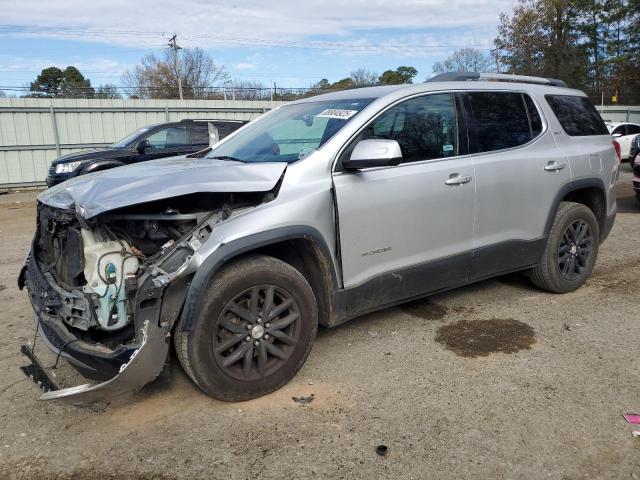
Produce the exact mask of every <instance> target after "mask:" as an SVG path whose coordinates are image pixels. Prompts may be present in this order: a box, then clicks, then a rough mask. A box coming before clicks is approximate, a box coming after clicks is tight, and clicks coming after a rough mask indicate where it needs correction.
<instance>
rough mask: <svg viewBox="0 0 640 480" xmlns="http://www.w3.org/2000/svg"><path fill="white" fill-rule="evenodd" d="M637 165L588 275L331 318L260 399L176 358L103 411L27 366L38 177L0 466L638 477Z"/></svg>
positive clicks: (17, 244)
mask: <svg viewBox="0 0 640 480" xmlns="http://www.w3.org/2000/svg"><path fill="white" fill-rule="evenodd" d="M622 168H623V174H622V177H621V183H620V185H619V195H618V197H619V210H620V213H619V215H618V219H617V221H616V225H615V227H614V230H613V232H612V233H611V236H610V237H609V239H608V240H607V242H606V243H605V244H604V245H603V246H602V248H601V251H600V256H599V258H598V263H597V266H596V270H595V272H594V275H593V277H592V278H591V279H590V280H589V282H588V283H587V285H586V286H585V287H583V288H581V289H580V290H578V291H577V292H574V293H571V294H568V295H552V294H547V293H543V292H541V291H539V290H536V289H535V288H534V287H532V286H531V285H530V284H529V283H528V281H527V280H526V279H525V278H523V277H522V276H521V275H509V276H506V277H501V278H497V279H494V280H490V281H485V282H482V283H479V284H476V285H473V286H470V287H467V288H462V289H458V290H455V291H452V292H449V293H447V294H442V295H437V296H434V297H431V298H429V299H428V300H424V301H420V302H416V303H413V304H410V305H406V306H403V307H399V308H392V309H388V310H385V311H382V312H378V313H376V314H372V315H368V316H366V317H363V318H361V319H358V320H355V321H353V322H351V323H348V324H346V325H343V326H341V327H339V328H335V329H332V330H321V331H320V332H319V335H318V338H317V341H316V344H315V346H314V349H313V351H312V352H311V356H310V357H309V360H308V361H307V363H306V365H305V366H304V368H303V369H302V371H301V372H300V373H299V374H298V375H297V377H296V378H295V379H294V380H293V381H292V382H291V383H290V384H289V385H288V386H286V387H285V388H283V389H281V390H280V391H278V392H275V393H273V394H271V395H268V396H266V397H263V398H260V399H257V400H253V401H249V402H244V403H236V404H231V403H223V402H219V401H216V400H212V399H210V398H208V397H206V396H205V395H204V394H202V393H201V392H200V391H199V390H198V389H197V388H195V387H194V386H193V385H192V384H191V383H190V382H189V380H188V379H187V378H186V377H185V375H184V374H183V373H182V371H181V370H180V367H179V366H178V364H177V363H176V362H175V361H174V362H172V364H171V367H170V369H169V371H167V372H166V373H165V374H163V375H162V376H161V377H160V379H159V380H158V381H157V382H155V383H154V384H153V385H150V386H148V387H147V388H146V389H145V391H143V392H141V393H138V394H136V395H133V396H130V397H127V398H124V399H122V400H119V401H118V402H117V403H113V404H111V405H109V406H107V407H106V408H104V409H98V410H97V411H96V410H91V409H87V408H78V407H72V406H67V405H65V404H62V403H57V402H43V401H40V400H38V394H39V391H38V390H37V388H36V386H35V385H34V384H33V383H32V382H31V381H29V380H27V379H25V377H24V376H23V374H22V372H21V371H20V370H19V367H20V366H21V365H25V364H26V360H25V359H24V357H22V356H21V355H20V353H19V348H20V345H21V344H24V343H26V342H30V341H31V340H32V337H33V332H34V326H33V324H32V318H31V311H30V306H29V303H28V301H27V298H26V295H25V294H24V293H22V292H19V291H18V289H17V287H16V276H17V273H18V270H19V268H20V266H21V263H22V261H23V259H24V256H25V254H26V252H27V248H28V245H29V241H30V239H31V236H32V232H33V226H34V218H35V217H34V204H35V194H34V193H33V192H21V193H13V194H7V195H0V247H1V251H2V254H1V256H0V306H1V311H0V425H1V426H2V428H1V429H0V478H3V479H4V478H11V479H13V478H16V479H18V478H20V479H22V478H24V479H103V478H110V479H129V478H131V479H174V478H177V479H196V478H219V479H236V478H237V479H242V478H274V479H275V478H278V479H280V478H403V479H404V478H433V479H462V478H491V479H519V478H527V479H531V478H535V479H542V478H550V479H558V480H570V479H571V480H574V479H575V480H577V479H594V478H598V479H600V478H607V479H608V478H611V479H629V478H631V479H638V478H640V438H634V437H633V436H632V435H631V431H632V426H631V425H628V424H626V423H625V421H624V419H623V418H622V414H623V413H627V412H638V411H640V395H639V388H640V361H639V360H638V359H639V357H640V351H639V348H638V346H639V338H640V322H639V319H640V318H639V317H640V314H639V312H640V309H639V306H638V305H639V302H638V288H639V287H640V282H639V279H640V248H638V245H639V241H640V204H636V203H635V200H634V198H633V194H632V190H631V188H630V184H631V174H630V172H629V168H628V166H627V165H626V164H625V165H623V167H622ZM37 351H40V352H41V353H44V351H45V348H44V347H43V345H42V344H40V348H39V350H37ZM46 358H47V359H48V361H50V362H51V363H53V362H54V358H53V357H52V356H48V357H46ZM70 374H71V373H70V369H69V367H68V366H66V365H63V366H61V368H60V369H59V370H58V375H59V377H65V378H67V376H68V375H70ZM312 394H313V398H312V401H311V402H310V403H307V404H300V403H296V402H294V401H293V400H292V397H310V396H311V395H312ZM638 428H639V429H640V427H638ZM380 445H385V446H386V447H387V454H386V455H385V456H380V455H378V454H377V453H376V447H378V446H380Z"/></svg>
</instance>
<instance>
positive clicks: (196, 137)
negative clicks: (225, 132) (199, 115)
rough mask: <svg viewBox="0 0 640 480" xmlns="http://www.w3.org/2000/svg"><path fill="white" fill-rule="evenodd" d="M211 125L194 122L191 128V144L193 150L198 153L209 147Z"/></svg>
mask: <svg viewBox="0 0 640 480" xmlns="http://www.w3.org/2000/svg"><path fill="white" fill-rule="evenodd" d="M209 143H210V142H209V123H208V122H193V123H192V124H190V126H189V144H190V145H191V150H192V151H194V152H197V151H199V150H203V149H205V148H207V147H208V146H209Z"/></svg>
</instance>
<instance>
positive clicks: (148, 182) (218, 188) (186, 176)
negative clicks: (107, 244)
mask: <svg viewBox="0 0 640 480" xmlns="http://www.w3.org/2000/svg"><path fill="white" fill-rule="evenodd" d="M286 168H287V164H286V163H284V162H272V163H241V162H233V161H228V160H214V159H209V158H201V159H188V158H183V157H178V158H175V157H173V158H163V159H161V160H154V161H150V162H141V163H139V164H134V165H128V166H124V167H118V168H112V169H110V170H105V171H102V172H95V173H91V174H89V175H83V176H80V177H75V178H72V179H70V180H67V181H66V182H63V183H61V184H59V185H56V186H54V187H52V188H50V189H48V190H45V191H43V192H42V193H40V195H38V200H39V201H40V202H42V203H44V204H46V205H49V206H51V207H54V208H65V209H69V208H73V207H74V205H75V209H76V211H77V212H78V213H79V214H80V215H81V216H82V217H83V218H85V219H89V218H92V217H95V216H96V215H100V214H101V213H104V212H108V211H110V210H115V209H117V208H122V207H127V206H130V205H136V204H140V203H146V202H152V201H155V200H162V199H165V198H171V197H177V196H179V195H186V194H189V193H207V192H211V193H214V192H220V193H233V192H267V191H269V190H271V189H273V187H275V185H276V183H278V180H279V179H280V177H281V176H282V174H283V172H284V171H285V169H286Z"/></svg>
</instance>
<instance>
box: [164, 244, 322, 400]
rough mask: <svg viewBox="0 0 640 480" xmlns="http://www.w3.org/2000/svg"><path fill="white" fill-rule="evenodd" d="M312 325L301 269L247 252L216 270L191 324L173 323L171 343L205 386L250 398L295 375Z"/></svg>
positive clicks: (224, 396)
mask: <svg viewBox="0 0 640 480" xmlns="http://www.w3.org/2000/svg"><path fill="white" fill-rule="evenodd" d="M317 325H318V313H317V307H316V300H315V296H314V294H313V291H312V289H311V287H310V286H309V283H308V282H307V280H306V279H305V278H304V276H303V275H302V274H301V273H300V272H299V271H298V270H296V269H295V268H293V267H292V266H290V265H288V264H287V263H284V262H282V261H280V260H277V259H275V258H272V257H268V256H265V255H252V256H250V257H246V258H244V259H241V260H239V261H237V262H234V263H232V264H230V265H229V266H227V267H225V268H223V269H222V270H221V271H220V272H219V273H217V274H216V276H215V278H214V279H213V280H212V282H211V283H210V285H209V287H208V288H207V289H206V290H205V293H204V298H203V300H202V308H201V310H200V312H199V314H198V317H197V319H196V321H195V325H194V328H193V329H192V331H191V332H190V333H181V331H180V330H181V325H177V327H176V333H175V346H176V351H177V354H178V358H179V359H180V363H181V364H182V366H183V368H184V370H185V371H186V372H187V374H188V375H189V376H190V377H191V379H192V380H193V381H194V382H195V383H196V385H198V386H199V387H200V388H201V389H202V390H204V391H205V392H206V393H207V394H209V395H211V396H212V397H215V398H219V399H221V400H227V401H242V400H249V399H251V398H256V397H259V396H262V395H265V394H267V393H269V392H272V391H274V390H276V389H278V388H280V387H281V386H283V385H284V384H285V383H287V382H288V381H289V380H291V379H292V378H293V377H294V376H295V374H296V373H297V372H298V370H299V369H300V368H301V367H302V365H303V364H304V362H305V360H306V359H307V356H308V355H309V352H310V351H311V346H312V344H313V340H314V338H315V334H316V330H317Z"/></svg>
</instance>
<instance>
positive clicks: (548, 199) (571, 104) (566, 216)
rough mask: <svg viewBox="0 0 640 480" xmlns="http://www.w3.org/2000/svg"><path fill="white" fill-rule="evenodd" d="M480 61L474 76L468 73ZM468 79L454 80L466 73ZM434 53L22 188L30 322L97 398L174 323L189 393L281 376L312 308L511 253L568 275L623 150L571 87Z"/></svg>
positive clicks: (604, 203)
mask: <svg viewBox="0 0 640 480" xmlns="http://www.w3.org/2000/svg"><path fill="white" fill-rule="evenodd" d="M485 77H486V78H485ZM462 80H464V81H462ZM562 85H563V84H562V82H559V81H557V80H549V79H542V78H533V77H514V76H500V75H494V76H492V77H488V76H484V75H478V74H475V75H474V74H448V75H445V76H444V77H443V76H440V77H437V78H435V79H434V81H430V82H427V83H424V84H421V85H403V86H388V87H372V88H361V89H355V90H346V91H340V92H336V93H330V94H327V95H321V96H317V97H313V98H307V99H304V100H300V101H296V102H292V103H289V104H287V105H285V106H281V107H279V108H276V109H274V110H272V111H271V112H269V113H267V114H265V115H264V116H262V117H261V118H260V119H258V120H256V121H253V122H251V123H250V124H248V125H247V126H245V127H243V128H242V129H240V130H238V131H237V132H235V133H234V134H232V135H231V136H229V137H227V138H226V139H225V140H223V141H222V142H220V143H219V144H218V145H217V146H216V147H214V149H213V150H212V151H211V152H210V153H209V154H208V155H207V156H206V158H201V159H184V158H177V159H164V160H158V161H153V162H147V163H143V164H139V165H131V166H126V167H122V168H118V169H114V170H109V171H106V172H100V173H96V174H90V175H87V176H83V177H80V178H75V179H72V180H70V181H67V182H65V183H63V184H61V185H58V186H56V187H54V188H51V189H49V190H47V191H45V192H43V193H41V194H40V196H39V203H38V221H37V233H36V235H35V238H34V240H33V245H32V248H31V251H30V253H29V256H28V259H27V262H26V265H25V266H24V268H23V270H22V272H21V274H20V278H19V285H20V287H21V288H22V287H23V286H26V289H27V291H28V294H29V298H30V300H31V303H32V304H33V308H34V310H35V313H36V324H37V329H38V332H39V333H40V336H41V337H42V338H43V340H44V342H45V343H46V344H47V345H48V346H49V348H51V349H52V350H53V351H54V352H56V353H57V354H58V355H59V357H62V358H64V359H66V360H68V361H69V362H70V363H71V364H72V365H73V366H74V367H75V368H76V369H77V370H78V371H80V372H81V373H82V374H83V375H84V376H86V377H88V378H90V379H92V380H93V382H90V383H88V384H86V385H81V386H78V387H73V388H66V389H59V388H58V387H57V385H56V384H55V380H54V379H53V378H51V376H49V375H48V372H47V371H46V370H44V369H39V368H38V363H39V361H38V358H37V357H36V356H35V353H34V352H33V348H32V347H26V346H25V347H23V353H25V354H27V355H28V356H30V357H31V359H32V361H33V362H34V364H33V365H31V366H30V367H25V368H29V369H30V372H31V374H32V375H34V376H35V377H36V378H38V379H39V381H40V382H41V383H42V384H43V385H44V386H45V387H46V388H47V389H49V390H50V391H49V392H47V393H45V395H44V396H43V398H66V399H70V400H72V401H74V402H91V401H95V400H102V399H104V398H106V397H107V396H110V395H115V394H119V393H123V392H127V391H130V390H135V389H139V388H140V387H142V386H143V385H145V384H146V383H148V382H151V381H152V380H153V379H154V378H156V377H157V376H158V375H159V374H160V372H161V371H162V369H163V366H164V365H165V362H166V360H167V357H168V354H169V351H170V343H171V339H173V343H174V345H175V351H176V353H177V356H178V358H179V360H180V363H181V364H182V366H183V368H184V370H185V371H186V373H187V374H188V375H189V377H191V379H192V380H193V381H194V382H195V383H196V384H197V385H198V386H199V387H200V388H201V389H202V390H204V391H205V392H206V393H207V394H209V395H211V396H214V397H217V398H220V399H223V400H232V401H235V400H247V399H250V398H254V397H257V396H260V395H264V394H266V393H268V392H271V391H273V390H275V389H277V388H279V387H281V386H282V385H284V384H285V383H287V382H288V381H289V380H290V379H291V378H292V377H293V376H294V375H295V374H296V372H297V371H298V370H299V369H300V367H301V366H302V365H303V363H304V361H305V360H306V358H307V356H308V355H309V352H310V350H311V346H312V344H313V340H314V337H315V335H316V330H317V327H318V325H321V326H325V327H331V326H334V325H338V324H340V323H342V322H345V321H347V320H349V319H351V318H354V317H357V316H359V315H362V314H365V313H367V312H371V311H374V310H378V309H382V308H385V307H388V306H390V305H395V304H398V303H401V302H405V301H408V300H412V299H416V298H419V297H423V296H425V295H430V294H433V293H435V292H441V291H443V290H447V289H451V288H455V287H459V286H462V285H467V284H469V283H472V282H476V281H478V280H481V279H485V278H488V277H493V276H496V275H501V274H504V273H507V272H514V271H525V272H526V273H527V274H528V275H529V277H530V278H531V280H532V282H533V283H534V284H535V285H537V286H538V287H540V288H542V289H544V290H547V291H549V292H557V293H564V292H570V291H573V290H575V289H577V288H578V287H580V286H581V285H582V284H583V283H584V282H585V280H586V279H587V278H588V277H589V275H590V274H591V271H592V269H593V266H594V263H595V261H596V256H597V254H598V247H599V245H600V243H601V242H602V241H603V240H604V239H605V238H606V237H607V234H608V233H609V231H610V230H611V227H612V225H613V222H614V218H615V214H616V200H615V195H614V185H615V183H616V179H617V176H618V166H619V159H618V158H617V156H616V153H615V151H614V148H613V146H612V140H611V137H610V136H609V133H608V131H607V128H606V127H605V124H604V122H603V121H602V119H601V118H600V117H599V115H598V113H597V112H596V110H595V109H594V107H593V106H592V105H591V103H589V101H588V100H587V98H586V96H585V95H584V93H582V92H580V91H576V90H571V89H568V88H564V87H563V86H562Z"/></svg>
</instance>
